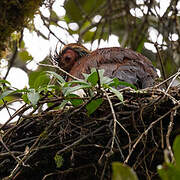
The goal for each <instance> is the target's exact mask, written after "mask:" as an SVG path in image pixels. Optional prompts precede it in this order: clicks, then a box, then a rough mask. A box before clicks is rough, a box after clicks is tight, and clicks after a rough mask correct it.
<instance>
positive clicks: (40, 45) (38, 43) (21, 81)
mask: <svg viewBox="0 0 180 180" xmlns="http://www.w3.org/2000/svg"><path fill="white" fill-rule="evenodd" d="M157 1H160V9H156V11H157V12H158V13H159V14H160V16H162V15H163V14H164V12H165V11H166V9H167V7H168V5H169V2H170V0H157ZM137 2H138V3H139V4H142V3H143V2H144V1H143V0H137ZM63 3H64V0H56V1H55V4H54V6H53V10H54V11H55V12H56V13H57V15H58V16H60V17H63V16H64V15H65V10H64V8H63V7H62V6H63ZM178 8H179V9H180V3H179V5H178ZM40 10H41V12H42V13H43V15H44V16H46V17H48V16H49V11H48V10H47V8H45V7H41V8H40ZM142 11H143V12H144V13H146V11H147V9H146V8H144V9H142ZM142 11H141V10H138V9H132V10H131V14H132V15H135V16H137V17H142V15H143V13H142ZM153 12H155V11H154V10H153ZM98 19H100V17H99V16H96V18H94V20H95V21H98ZM34 23H35V26H36V28H37V29H38V30H40V31H41V32H42V33H43V34H44V35H45V36H46V37H48V35H49V34H48V33H49V31H48V29H47V28H46V27H45V26H44V25H43V22H42V20H41V19H40V16H39V15H36V16H35V19H34ZM58 24H59V25H60V26H61V27H63V28H68V27H67V24H66V23H65V22H63V21H59V22H58ZM76 26H77V25H76V24H74V25H73V24H71V25H70V28H76ZM51 30H52V31H53V32H54V33H55V34H56V35H57V36H58V38H59V39H61V40H62V41H64V42H65V43H72V42H76V40H77V39H78V36H77V35H74V36H73V37H72V36H70V35H69V34H68V32H66V31H65V30H63V29H62V28H59V27H56V26H52V25H51ZM149 34H150V37H149V38H150V40H151V41H152V42H158V43H160V44H161V43H162V35H161V34H160V35H159V34H158V32H157V31H156V30H155V29H154V28H149ZM171 38H172V39H173V40H177V38H178V36H177V34H173V35H172V37H171ZM23 39H24V42H25V46H26V48H27V50H28V52H29V53H30V54H31V55H32V56H33V58H34V59H33V61H32V62H31V63H29V64H28V66H27V67H28V68H30V69H36V68H37V65H36V63H37V62H40V61H42V60H43V59H44V58H45V57H46V56H47V55H49V53H50V50H51V49H52V50H53V49H55V47H56V44H57V42H58V40H57V39H56V38H55V37H54V36H52V35H50V40H45V39H43V38H42V37H40V36H37V34H36V33H35V32H30V31H29V30H28V29H25V30H24V38H23ZM84 45H85V46H86V47H87V48H88V49H89V48H90V47H91V44H90V43H89V44H88V43H87V44H84ZM112 46H120V44H119V42H118V37H117V36H115V35H111V36H110V37H109V40H108V41H104V40H101V42H100V46H99V47H112ZM97 47H98V40H95V41H94V43H93V46H92V49H96V48H97ZM145 47H146V48H147V49H150V50H152V51H154V52H156V50H155V48H154V45H153V44H150V43H145ZM0 73H1V74H5V72H0ZM14 75H16V78H14ZM7 80H8V81H10V82H11V84H12V86H14V87H17V88H19V89H21V88H23V87H24V86H28V76H27V74H26V73H25V72H24V71H23V70H21V69H18V68H12V69H11V71H10V73H9V75H8V78H7ZM14 106H15V107H16V109H17V108H19V107H20V106H21V104H20V103H19V104H18V103H16V104H14ZM11 113H12V111H11ZM0 117H1V118H0V123H4V122H5V121H7V120H8V118H9V115H8V113H7V111H6V110H5V109H3V110H1V111H0Z"/></svg>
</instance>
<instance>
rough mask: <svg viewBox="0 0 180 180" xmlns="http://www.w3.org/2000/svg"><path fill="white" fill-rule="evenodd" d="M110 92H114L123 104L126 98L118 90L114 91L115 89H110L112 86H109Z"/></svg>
mask: <svg viewBox="0 0 180 180" xmlns="http://www.w3.org/2000/svg"><path fill="white" fill-rule="evenodd" d="M109 90H110V91H111V92H113V93H114V94H115V95H116V96H117V97H118V98H119V100H120V101H122V102H123V100H124V98H123V95H122V93H121V92H119V91H118V90H117V89H114V88H113V87H110V86H109Z"/></svg>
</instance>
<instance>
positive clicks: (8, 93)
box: [0, 90, 15, 100]
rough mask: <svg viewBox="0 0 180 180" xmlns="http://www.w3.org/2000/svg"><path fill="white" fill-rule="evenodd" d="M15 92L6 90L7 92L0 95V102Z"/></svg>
mask: <svg viewBox="0 0 180 180" xmlns="http://www.w3.org/2000/svg"><path fill="white" fill-rule="evenodd" d="M14 92H15V91H13V90H7V91H4V92H3V93H2V94H1V95H0V100H1V99H3V98H4V97H6V96H8V95H10V94H12V93H14Z"/></svg>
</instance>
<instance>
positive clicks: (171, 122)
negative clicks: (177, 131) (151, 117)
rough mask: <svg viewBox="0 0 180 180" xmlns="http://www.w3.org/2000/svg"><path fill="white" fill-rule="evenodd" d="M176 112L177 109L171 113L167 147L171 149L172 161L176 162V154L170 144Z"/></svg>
mask: <svg viewBox="0 0 180 180" xmlns="http://www.w3.org/2000/svg"><path fill="white" fill-rule="evenodd" d="M174 114H175V111H172V112H171V115H170V122H169V125H168V132H167V134H166V145H167V149H168V150H169V153H170V156H171V160H172V162H174V160H175V159H174V155H173V152H172V149H171V145H170V142H169V137H170V135H171V132H172V129H173V125H174V122H173V121H174Z"/></svg>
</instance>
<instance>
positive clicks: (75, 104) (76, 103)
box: [67, 94, 84, 107]
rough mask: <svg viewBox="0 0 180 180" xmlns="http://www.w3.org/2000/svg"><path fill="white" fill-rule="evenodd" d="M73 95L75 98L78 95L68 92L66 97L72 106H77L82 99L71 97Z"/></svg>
mask: <svg viewBox="0 0 180 180" xmlns="http://www.w3.org/2000/svg"><path fill="white" fill-rule="evenodd" d="M74 97H75V98H76V97H79V96H78V95H76V94H69V95H68V96H67V99H69V100H70V102H71V103H72V105H73V106H75V107H77V106H79V105H81V104H83V102H84V101H83V100H82V99H73V98H74Z"/></svg>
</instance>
